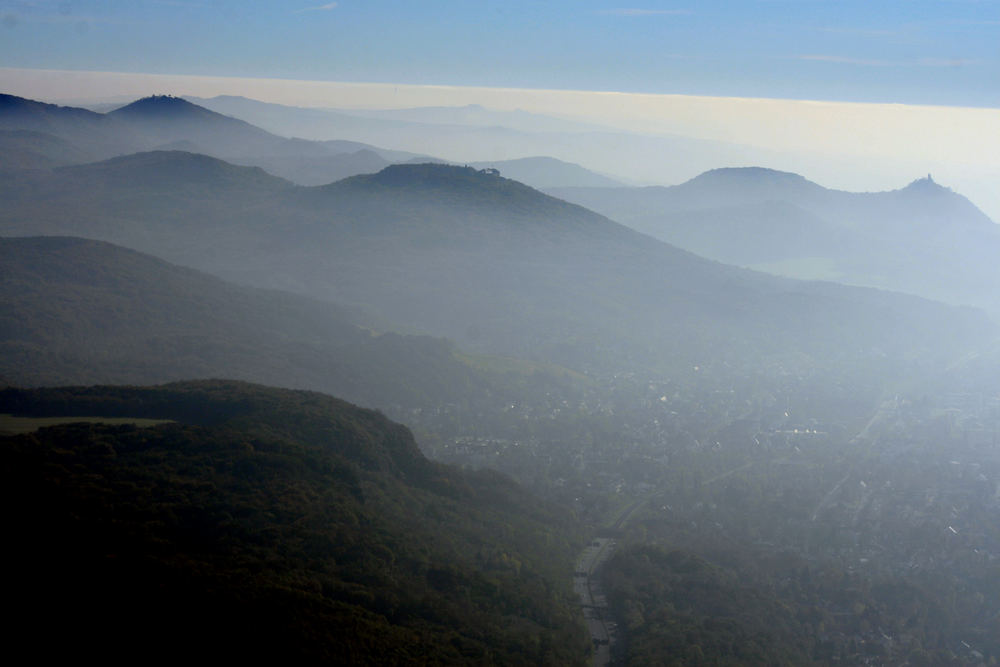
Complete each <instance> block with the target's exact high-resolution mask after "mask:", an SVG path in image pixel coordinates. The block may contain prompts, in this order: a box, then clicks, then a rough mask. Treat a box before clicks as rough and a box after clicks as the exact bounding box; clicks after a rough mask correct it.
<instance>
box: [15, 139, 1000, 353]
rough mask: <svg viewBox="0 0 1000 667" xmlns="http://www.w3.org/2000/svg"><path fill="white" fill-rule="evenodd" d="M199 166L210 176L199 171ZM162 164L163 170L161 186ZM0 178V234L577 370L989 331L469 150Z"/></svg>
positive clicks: (834, 349)
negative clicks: (518, 173) (566, 192)
mask: <svg viewBox="0 0 1000 667" xmlns="http://www.w3.org/2000/svg"><path fill="white" fill-rule="evenodd" d="M206 161H208V162H206ZM209 165H211V166H209ZM206 169H207V170H209V171H212V172H213V173H217V174H225V178H222V177H221V176H220V177H218V178H217V179H216V180H214V181H212V184H211V185H208V184H207V183H206V180H205V178H204V177H203V176H202V174H203V172H204V171H205V170H206ZM161 173H168V174H177V177H176V178H173V177H172V178H171V180H170V185H169V186H166V185H162V186H161V185H159V184H158V179H159V178H160V176H159V174H161ZM185 174H188V175H189V176H190V177H189V179H188V180H187V181H185ZM0 194H2V196H3V198H4V200H5V201H6V202H8V205H7V207H5V210H4V211H3V212H2V213H0V231H2V233H4V234H8V235H10V234H19V235H20V234H63V235H64V234H76V235H83V236H89V237H95V238H101V239H106V240H109V241H112V242H114V243H119V244H121V245H125V246H128V247H133V248H136V249H140V250H143V251H147V252H152V253H155V254H157V255H159V256H162V257H164V258H166V259H168V260H169V261H172V262H176V263H179V264H182V265H187V266H192V267H195V268H200V269H202V270H205V271H210V272H213V273H217V274H219V275H221V276H223V277H226V278H227V279H230V280H235V281H237V282H244V283H249V284H253V285H257V286H261V287H272V288H281V289H289V290H292V291H297V292H301V293H304V294H308V295H310V296H313V297H318V298H321V299H327V300H333V301H336V302H339V303H344V304H347V305H349V306H361V307H364V308H365V309H368V310H370V311H371V312H373V313H374V314H376V315H378V316H380V317H382V318H385V319H386V320H388V321H392V322H396V323H399V324H401V325H403V326H407V327H412V328H415V329H418V330H422V331H425V332H428V333H431V334H433V335H438V336H447V337H449V338H453V339H455V340H457V341H459V342H460V343H461V344H464V345H470V346H474V347H475V348H476V349H480V350H484V351H489V352H494V353H497V352H498V353H503V354H512V355H516V356H526V357H530V358H536V359H544V360H547V361H554V362H556V363H560V364H563V365H567V366H570V367H573V368H577V369H588V368H589V369H594V370H596V369H597V368H598V367H600V368H604V369H609V368H631V369H644V372H650V371H651V370H652V369H655V368H673V369H675V370H678V369H684V368H687V369H688V371H690V369H691V368H692V367H694V366H698V367H699V368H700V369H702V370H706V369H708V368H716V369H723V368H727V367H728V368H730V369H732V368H734V367H736V366H742V365H745V364H750V365H751V366H758V367H760V366H767V365H768V364H772V363H775V360H777V359H782V358H788V357H789V355H792V356H794V355H798V354H804V355H806V357H807V358H810V359H812V360H813V361H815V362H816V363H848V361H847V360H852V361H850V362H849V363H857V361H858V359H887V360H888V361H885V362H884V363H889V364H896V363H903V364H909V363H912V362H913V361H914V360H917V359H919V360H921V361H920V362H919V363H920V364H924V363H933V360H934V359H936V358H950V357H951V356H952V354H953V353H954V352H955V351H956V350H957V349H964V346H965V345H967V344H970V343H972V342H973V341H977V340H981V339H982V338H983V337H985V336H989V335H990V331H991V325H988V324H987V323H986V322H985V320H984V319H983V318H981V317H979V316H977V315H976V314H974V313H972V312H971V311H962V310H957V309H948V308H945V307H943V306H940V305H937V304H933V303H930V302H926V301H922V300H920V299H915V298H910V297H903V296H900V295H893V294H888V293H882V292H877V291H874V290H863V289H852V288H844V287H839V286H835V285H831V284H821V283H802V282H796V281H791V280H787V279H781V278H775V277H770V276H766V275H763V274H759V273H754V272H750V271H745V270H741V269H736V268H733V267H728V266H724V265H721V264H717V263H715V262H711V261H708V260H704V259H701V258H699V257H696V256H694V255H692V254H689V253H687V252H684V251H681V250H678V249H677V248H675V247H672V246H669V245H667V244H664V243H661V242H657V241H655V240H653V239H651V238H650V237H647V236H643V235H641V234H638V233H636V232H634V231H632V230H629V229H627V228H625V227H622V226H620V225H618V224H615V223H613V222H611V221H609V220H608V219H606V218H604V217H602V216H600V215H598V214H596V213H593V212H591V211H588V210H586V209H583V208H580V207H579V206H576V205H573V204H569V203H566V202H564V201H561V200H558V199H555V198H552V197H549V196H546V195H543V194H542V193H540V192H538V191H536V190H533V189H531V188H529V187H527V186H525V185H523V184H520V183H517V182H515V181H511V180H509V179H505V178H502V177H500V176H496V175H494V174H491V173H487V172H482V171H477V170H475V169H471V168H462V167H453V166H447V165H433V164H423V165H420V164H417V165H395V166H391V167H388V168H386V169H384V170H382V171H381V172H379V173H377V174H373V175H368V176H357V177H352V178H350V179H345V180H343V181H340V182H337V183H334V184H331V185H328V186H323V187H314V188H303V187H294V186H291V185H290V184H288V183H287V182H284V181H281V180H280V179H275V178H271V177H268V176H267V175H266V174H262V173H261V172H259V171H255V170H252V169H247V168H239V167H233V166H231V165H225V164H224V163H221V162H218V161H212V160H211V158H206V157H204V156H195V155H191V154H186V153H181V152H164V153H153V154H146V155H135V156H129V157H125V158H118V159H116V160H112V161H110V162H106V163H101V164H94V165H86V166H80V167H73V168H65V169H58V170H55V171H50V172H45V173H38V174H25V175H23V176H22V177H21V178H19V179H8V180H7V181H6V182H4V183H3V184H0ZM70 213H71V214H70ZM878 363H883V362H881V361H880V362H878ZM865 364H866V367H869V368H871V369H873V368H874V366H868V365H867V364H868V362H865ZM872 372H874V370H872Z"/></svg>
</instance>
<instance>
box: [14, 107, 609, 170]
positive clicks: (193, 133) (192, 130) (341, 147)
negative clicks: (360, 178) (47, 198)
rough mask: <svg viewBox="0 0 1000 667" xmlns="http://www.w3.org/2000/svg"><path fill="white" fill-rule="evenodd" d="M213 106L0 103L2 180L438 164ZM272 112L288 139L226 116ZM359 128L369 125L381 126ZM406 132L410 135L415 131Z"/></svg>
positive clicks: (523, 165)
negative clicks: (181, 169) (214, 164)
mask: <svg viewBox="0 0 1000 667" xmlns="http://www.w3.org/2000/svg"><path fill="white" fill-rule="evenodd" d="M212 101H214V102H216V107H217V109H218V110H219V111H221V113H217V112H216V111H213V110H210V109H207V108H205V107H202V106H199V105H197V104H193V103H191V102H189V101H187V100H185V99H182V98H179V97H171V96H164V95H160V96H153V97H147V98H143V99H141V100H136V101H135V102H132V103H130V104H126V105H124V106H118V107H114V108H112V109H109V110H108V111H107V112H106V113H95V112H93V111H88V110H85V109H77V108H73V107H60V106H57V105H52V104H44V103H41V102H34V101H31V100H25V99H23V98H19V97H14V96H12V95H0V156H2V157H0V171H11V170H18V169H33V168H46V167H53V166H60V165H69V164H81V163H84V162H91V161H95V160H100V159H105V158H108V157H113V156H118V155H125V154H129V153H135V152H138V151H148V150H182V151H188V152H194V153H203V154H205V155H211V156H214V157H218V158H221V159H224V160H226V161H228V162H232V163H234V164H241V165H247V166H256V167H261V168H263V169H265V170H266V171H268V172H269V173H271V174H274V175H276V176H280V177H282V178H286V179H288V180H290V181H292V182H294V183H297V184H299V185H323V184H326V183H332V182H334V181H338V180H340V179H342V178H347V177H349V176H355V175H357V174H368V173H374V172H376V171H379V170H380V169H383V168H385V167H387V166H389V165H390V164H393V163H399V162H412V161H415V160H416V161H423V162H426V161H434V160H437V158H431V157H429V156H427V155H423V154H418V153H412V152H406V151H398V150H389V149H384V148H378V147H376V146H373V145H370V144H367V143H362V142H359V141H350V140H344V139H338V138H335V137H342V136H353V134H352V133H350V132H346V134H345V133H338V132H337V131H331V132H325V133H323V134H322V136H323V137H324V140H322V141H311V140H306V139H302V138H289V137H300V136H302V134H303V133H306V134H308V132H306V130H308V128H309V118H311V117H313V116H315V115H316V114H319V117H320V118H321V119H322V121H323V122H324V123H326V122H328V121H329V114H328V113H327V112H324V111H315V110H309V109H301V110H294V109H293V110H292V111H288V109H291V108H286V107H278V105H267V104H264V103H261V102H255V101H253V100H247V99H246V98H213V100H207V101H206V102H212ZM272 108H278V109H279V110H280V113H282V114H285V113H293V112H294V121H293V122H291V123H290V124H284V125H281V127H282V128H284V129H285V130H286V134H287V136H284V137H283V136H278V135H275V134H272V133H270V132H268V131H266V130H264V129H261V128H259V127H256V126H255V125H251V124H250V123H248V122H246V121H245V120H239V119H238V118H234V117H233V115H237V114H236V113H233V115H226V114H230V113H231V112H241V113H243V115H244V116H246V117H249V118H251V119H255V118H257V117H259V116H261V115H262V116H263V117H264V120H265V121H266V120H267V118H268V117H269V114H268V110H270V109H272ZM261 109H263V110H264V111H263V112H261ZM300 116H304V118H300ZM355 120H356V121H357V122H360V123H362V124H365V123H371V122H380V121H371V120H369V119H362V118H356V119H355ZM404 125H405V126H406V127H407V129H408V131H409V130H413V129H414V128H411V126H410V125H408V124H404ZM417 129H419V128H417ZM25 133H30V135H29V134H25ZM491 166H493V167H495V168H498V169H503V170H505V171H506V170H508V169H509V170H510V175H511V176H512V177H514V178H516V179H518V180H523V181H525V182H527V183H529V184H532V185H534V186H535V187H562V186H612V185H620V183H618V182H616V181H614V180H612V179H609V178H607V177H604V176H600V175H598V174H595V173H593V172H590V171H588V170H586V169H583V168H582V167H579V166H577V165H573V164H568V163H565V162H562V161H559V160H554V159H552V158H542V157H537V158H525V159H521V160H514V161H509V162H508V161H503V160H501V161H498V162H496V163H491Z"/></svg>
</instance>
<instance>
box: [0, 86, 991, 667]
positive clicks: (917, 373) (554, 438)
mask: <svg viewBox="0 0 1000 667" xmlns="http://www.w3.org/2000/svg"><path fill="white" fill-rule="evenodd" d="M198 101H205V100H195V101H191V100H185V99H182V98H180V97H173V96H162V95H157V96H152V97H148V98H143V99H140V100H137V101H134V102H131V103H126V104H122V105H120V106H116V107H114V108H109V109H106V113H98V112H94V111H88V110H84V109H77V108H70V107H59V106H56V105H51V104H44V103H40V102H34V101H32V100H26V99H22V98H15V97H14V96H11V95H5V96H3V97H0V132H2V134H0V142H3V146H5V147H6V150H5V151H4V153H3V156H4V157H3V161H2V163H0V170H2V171H3V175H4V178H3V179H2V180H0V198H2V200H3V202H4V206H3V207H2V208H0V235H2V238H0V387H2V388H0V413H2V414H3V418H2V419H0V432H2V433H0V434H2V435H3V436H4V437H3V438H0V440H2V447H3V456H2V457H0V463H2V467H0V472H2V474H3V475H4V479H5V480H6V482H5V485H4V492H5V493H7V494H8V498H7V501H8V502H7V504H6V506H7V507H8V508H14V507H22V506H23V507H27V508H28V511H25V512H13V511H11V512H9V513H8V514H9V516H8V517H7V519H8V522H9V523H10V524H11V525H12V526H13V528H12V531H13V535H14V540H13V543H15V544H17V545H19V546H18V550H17V551H16V553H15V557H16V558H17V562H18V563H19V565H20V566H21V567H23V568H25V569H26V570H25V571H28V572H30V577H27V578H26V579H25V581H26V582H36V583H37V586H38V589H37V590H33V589H32V587H31V584H29V583H25V584H24V585H19V587H18V588H17V590H16V594H17V600H18V604H21V605H23V606H24V607H25V608H27V609H29V610H30V614H28V615H27V616H26V617H25V620H24V621H23V622H22V624H21V626H19V627H20V629H21V630H22V631H23V632H24V636H25V637H30V638H32V640H33V641H34V640H37V641H42V638H43V637H44V636H45V629H44V628H43V627H42V626H41V625H39V622H38V621H37V619H41V618H44V617H46V614H47V613H49V610H48V609H47V602H46V600H49V599H59V600H67V601H68V603H69V606H68V607H67V608H66V610H65V611H64V612H60V613H59V614H58V616H57V619H58V623H59V624H60V627H72V628H73V630H72V636H73V637H74V638H75V639H76V640H78V641H80V642H83V644H84V645H85V646H86V647H87V648H88V650H97V647H98V645H99V643H100V641H101V640H100V639H95V637H97V638H100V637H103V636H104V635H102V634H101V633H102V630H101V629H100V628H99V627H97V622H96V621H91V620H88V619H87V618H85V617H84V614H83V609H84V608H85V606H86V601H87V600H89V599H92V598H95V597H102V599H105V598H106V600H107V603H106V605H105V607H106V608H102V609H103V610H104V611H106V613H107V614H109V616H108V618H111V619H114V622H115V623H120V624H123V625H122V627H126V628H128V629H129V630H130V631H134V632H135V633H136V634H135V637H136V639H135V641H134V642H132V643H128V644H127V645H123V647H122V649H121V651H120V652H118V653H116V654H115V656H114V657H115V658H116V659H117V660H119V661H121V662H124V661H126V660H127V656H128V654H129V652H130V651H133V650H135V651H141V650H142V648H141V647H142V645H144V644H145V643H152V642H157V641H159V639H160V638H161V637H162V636H163V634H164V633H168V634H176V635H180V636H184V637H188V638H190V641H191V642H202V643H205V645H207V646H210V647H212V648H211V649H210V651H214V653H212V655H213V656H215V657H218V658H219V659H223V657H224V656H227V655H228V654H227V650H228V649H227V648H226V647H227V646H235V647H236V648H234V649H233V651H234V655H236V656H240V657H244V658H252V657H254V656H259V655H266V656H269V657H271V658H273V659H274V660H281V659H289V656H292V657H293V658H294V659H296V660H300V661H302V662H312V661H315V662H329V661H344V662H348V663H357V664H374V663H376V662H378V663H380V664H414V663H425V664H559V665H562V664H586V663H589V664H595V665H609V664H611V665H617V664H664V665H670V664H678V665H684V664H713V665H738V664H739V665H742V664H761V665H763V664H780V665H786V664H787V665H791V664H794V665H810V664H814V665H830V664H859V665H899V666H903V665H921V664H923V665H938V664H959V665H980V664H990V661H991V660H992V661H995V660H996V659H997V658H1000V641H998V639H997V637H998V636H1000V632H998V630H1000V626H998V619H1000V607H998V606H997V600H998V599H1000V597H998V595H997V590H996V582H997V581H998V575H1000V569H998V568H1000V534H998V533H997V532H996V531H995V530H993V528H992V527H993V526H995V525H997V522H996V518H997V515H998V513H1000V491H998V489H1000V458H998V456H997V455H996V452H997V434H998V431H1000V401H998V398H997V397H998V396H1000V386H998V385H997V379H996V378H997V377H1000V375H998V374H997V371H998V370H1000V355H998V354H997V345H996V341H997V340H998V329H997V325H996V322H995V319H994V317H995V313H996V311H995V310H994V305H995V304H993V302H992V300H991V299H992V298H993V297H994V296H995V294H994V293H995V291H996V290H994V289H993V287H992V286H993V285H995V284H996V277H997V276H995V275H994V273H993V272H994V271H995V267H994V264H995V263H994V262H992V261H991V260H990V259H989V258H990V255H991V253H992V251H993V249H994V247H995V244H996V243H997V242H998V241H997V238H1000V237H996V233H995V231H994V227H993V222H992V221H991V220H989V219H988V218H987V217H986V216H985V215H984V214H983V213H982V212H981V211H980V210H979V209H978V208H976V207H975V205H974V204H972V203H971V202H970V201H969V200H967V199H965V198H964V197H962V196H961V195H959V194H958V193H956V192H952V191H950V190H948V189H947V188H944V187H942V186H940V185H938V184H937V183H935V182H934V181H933V179H931V178H930V177H928V178H927V179H920V180H918V181H915V182H914V183H912V184H911V185H910V186H908V187H906V188H903V189H901V190H896V191H891V192H882V193H848V192H842V191H835V190H832V189H827V188H823V187H822V186H820V185H817V184H815V183H811V182H810V181H807V180H806V179H805V178H803V177H801V176H798V175H796V174H790V173H785V172H778V171H775V170H769V169H762V168H748V167H741V168H727V169H718V170H713V171H710V172H707V173H705V174H702V175H701V176H699V177H697V178H695V179H693V180H691V181H688V182H686V183H683V184H681V185H677V186H672V187H660V186H657V187H629V186H623V185H621V183H620V182H618V181H616V180H613V179H609V178H608V177H606V176H604V175H602V174H600V173H596V172H592V171H589V170H586V169H583V168H582V167H579V166H578V165H572V164H568V163H566V162H563V161H561V160H555V159H551V158H540V157H539V158H524V159H523V160H513V161H510V162H505V161H503V160H495V161H474V162H472V163H471V164H469V165H458V164H450V163H448V161H447V160H443V159H439V158H437V157H435V156H433V155H423V154H420V153H416V152H409V151H406V150H400V149H397V148H391V149H390V148H380V147H379V146H377V145H375V144H359V143H357V142H353V141H344V142H337V141H334V140H321V141H313V140H307V139H301V138H291V137H284V136H279V135H276V134H272V133H271V132H268V131H265V130H264V129H261V128H259V127H256V126H254V125H251V124H250V123H249V122H247V121H246V120H241V119H238V118H234V117H230V116H225V115H222V113H219V112H218V111H213V110H210V109H209V108H206V107H203V106H200V105H199V104H197V103H195V102H198ZM215 102H216V106H217V109H222V108H223V102H225V103H226V104H228V105H229V107H228V108H230V109H240V108H252V109H255V113H257V114H261V115H262V116H261V117H264V115H266V114H272V115H271V116H267V117H269V118H271V120H272V123H273V124H272V125H270V127H271V128H272V129H273V128H276V127H279V126H280V124H279V123H278V120H279V118H278V116H277V114H287V113H290V112H289V111H288V110H287V109H273V108H265V107H259V106H253V105H250V104H249V103H248V102H247V101H245V100H244V101H240V100H228V101H227V100H216V101H215ZM205 103H206V104H207V103H208V101H205ZM444 113H445V112H443V111H441V110H440V109H438V110H426V111H424V112H420V113H417V112H416V111H414V110H409V111H407V112H406V113H403V112H400V114H399V116H398V117H390V116H391V115H386V114H382V115H379V114H369V115H368V116H364V118H366V119H367V120H365V127H367V128H369V130H370V131H372V132H374V130H373V129H371V128H377V127H385V126H391V128H392V132H412V131H414V128H413V126H414V125H417V126H420V123H421V122H425V121H427V119H428V118H437V117H439V115H441V114H444ZM448 113H449V114H451V115H450V116H448V117H452V119H453V120H454V121H455V122H456V123H459V124H461V123H460V122H459V121H461V122H469V123H472V122H473V120H474V119H476V118H480V117H483V116H485V117H487V118H494V117H495V116H491V115H488V114H487V112H486V111H485V110H480V109H474V108H470V109H464V110H458V111H454V113H452V112H448ZM331 114H333V112H330V113H327V112H323V113H320V112H319V111H317V112H315V113H313V114H299V115H298V116H296V117H298V118H300V119H303V122H305V120H306V119H308V118H312V119H313V122H315V123H316V125H315V127H319V126H320V125H321V122H320V121H322V123H328V122H333V120H337V122H348V121H346V120H344V119H343V118H340V117H336V116H334V115H331ZM282 117H285V116H282ZM360 117H362V116H354V117H353V118H354V119H355V120H353V121H350V122H353V123H360V122H361V121H359V120H357V119H358V118H360ZM338 118H339V120H338ZM415 118H423V119H424V120H423V121H417V120H414V119H415ZM506 118H509V119H512V120H511V121H510V122H515V120H516V122H518V123H522V124H524V126H525V127H528V126H531V124H536V125H537V124H542V123H545V122H549V121H547V120H545V119H544V118H541V117H536V116H530V115H528V116H526V115H523V114H512V115H510V116H506ZM369 121H371V122H369ZM477 122H478V121H477ZM425 124H431V125H433V123H426V122H425ZM439 129H440V128H439ZM578 129H579V130H580V131H581V132H582V131H585V130H586V128H582V129H581V128H578ZM366 131H367V130H366ZM477 131H484V130H482V128H480V129H479V130H477ZM521 131H524V132H528V130H527V129H523V128H522V130H521ZM532 131H534V130H532ZM586 131H589V130H586ZM429 136H430V135H429ZM497 165H499V166H497ZM355 170H357V171H355ZM515 173H516V174H521V175H523V178H524V180H525V181H529V180H530V181H533V182H534V183H535V184H536V185H535V186H533V185H532V184H530V183H526V182H522V181H521V180H520V179H519V178H513V177H512V176H511V175H512V174H515ZM536 187H538V188H542V187H544V188H546V190H547V192H542V191H540V190H539V189H536ZM571 202H575V203H571ZM900 239H903V240H905V243H902V242H900ZM897 246H898V247H897ZM894 253H895V254H894ZM724 262H725V263H724ZM816 262H818V263H819V264H816ZM764 265H769V266H778V265H781V266H784V267H786V268H787V267H795V266H798V267H803V266H807V265H808V267H811V268H810V269H809V270H813V269H815V268H816V266H822V267H825V268H824V271H826V274H827V277H829V278H836V280H837V281H838V282H822V281H814V280H806V279H804V278H807V277H809V276H805V275H798V276H796V275H795V272H794V271H787V272H786V273H790V274H791V275H772V274H768V273H764V272H760V271H756V270H753V267H757V268H760V267H762V266H764ZM841 283H843V284H841ZM970 286H974V287H975V289H972V288H971V287H970ZM890 290H895V291H890ZM211 378H215V379H211ZM220 378H224V379H220ZM333 396H336V397H337V398H333ZM347 401H349V403H348V402H347ZM359 406H360V407H359ZM7 415H11V416H9V417H8V416H7ZM35 426H41V427H42V428H38V429H37V430H36V429H35V428H34V427H35ZM140 427H141V428H140ZM73 508H78V509H73ZM15 515H16V516H15ZM49 526H55V527H56V528H49ZM89 535H95V536H96V537H94V538H93V539H90V538H89V537H87V536H89ZM33 545H34V546H33ZM86 572H94V573H96V578H94V579H89V578H88V577H87V576H85V574H84V573H86ZM130 582H132V583H130ZM133 583H136V584H137V585H136V588H135V589H134V590H133V588H132V584H133ZM60 591H68V593H66V592H62V593H60ZM144 600H145V601H144ZM136 605H137V606H138V608H141V609H143V610H145V611H146V612H147V613H150V614H154V618H155V619H156V627H140V624H139V623H137V622H135V621H134V619H131V620H130V618H129V614H127V613H125V612H123V610H125V609H130V608H131V607H132V606H136ZM192 606H194V607H197V608H198V609H196V613H195V615H194V616H192V617H191V618H192V619H193V620H185V619H186V618H187V616H186V615H187V614H189V613H190V611H191V607H192ZM216 617H224V618H226V619H227V620H226V621H225V622H222V623H220V624H219V627H218V628H217V629H216V630H217V631H216V630H212V631H209V630H205V629H204V627H202V628H201V629H199V625H200V624H201V625H204V624H208V623H209V622H210V621H211V619H212V618H216ZM206 627H207V626H206ZM265 630H266V631H265ZM262 633H264V634H262ZM265 636H266V639H262V637H265ZM255 642H257V643H255ZM258 644H259V645H258ZM194 645H195V644H194V643H184V642H181V643H178V644H177V647H176V649H171V650H173V651H174V652H173V653H171V652H170V651H167V654H169V655H170V656H174V657H177V656H180V655H181V654H183V653H184V652H185V651H188V650H192V647H193V646H194ZM165 655H166V654H165Z"/></svg>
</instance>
